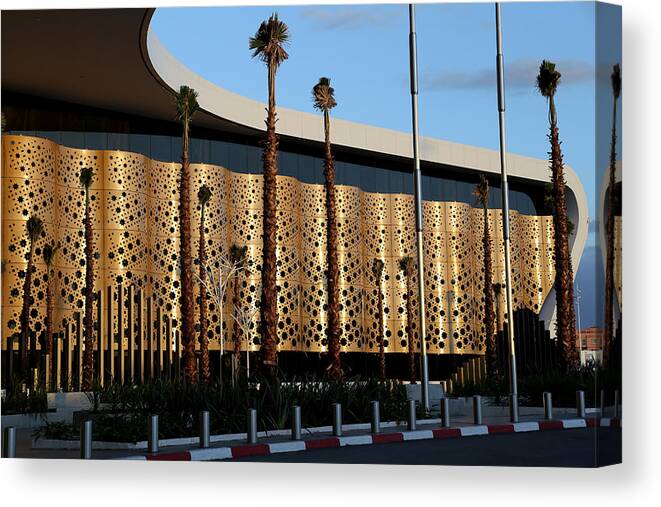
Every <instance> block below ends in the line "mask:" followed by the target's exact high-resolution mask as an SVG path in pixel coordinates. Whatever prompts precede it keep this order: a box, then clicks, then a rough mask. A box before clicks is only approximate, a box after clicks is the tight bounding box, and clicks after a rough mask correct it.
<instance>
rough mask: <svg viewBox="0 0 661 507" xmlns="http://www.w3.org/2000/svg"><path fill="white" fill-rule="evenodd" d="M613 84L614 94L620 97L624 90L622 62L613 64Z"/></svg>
mask: <svg viewBox="0 0 661 507" xmlns="http://www.w3.org/2000/svg"><path fill="white" fill-rule="evenodd" d="M611 85H612V86H613V96H614V97H615V98H616V99H618V98H619V97H620V92H621V91H622V74H621V72H620V64H619V63H616V64H615V65H613V73H612V74H611Z"/></svg>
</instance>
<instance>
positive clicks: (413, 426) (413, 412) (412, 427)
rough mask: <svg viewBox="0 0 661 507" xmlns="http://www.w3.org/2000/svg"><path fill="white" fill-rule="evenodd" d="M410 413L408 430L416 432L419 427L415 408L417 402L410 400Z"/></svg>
mask: <svg viewBox="0 0 661 507" xmlns="http://www.w3.org/2000/svg"><path fill="white" fill-rule="evenodd" d="M408 408H409V410H408V412H409V424H408V428H409V431H415V429H416V427H417V422H418V421H417V414H416V407H415V400H408Z"/></svg>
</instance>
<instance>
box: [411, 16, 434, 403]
mask: <svg viewBox="0 0 661 507" xmlns="http://www.w3.org/2000/svg"><path fill="white" fill-rule="evenodd" d="M409 28H410V30H409V63H410V71H411V121H412V123H413V187H414V189H415V235H416V244H417V250H418V305H419V311H420V372H421V373H420V377H421V384H422V405H423V406H424V407H425V411H426V412H429V409H430V406H429V368H428V364H427V343H426V340H425V337H426V336H427V332H426V329H427V326H426V323H425V266H424V259H423V256H422V187H421V181H420V180H421V179H422V178H421V176H420V147H419V143H418V55H417V47H416V46H417V44H416V37H415V6H414V5H413V4H409Z"/></svg>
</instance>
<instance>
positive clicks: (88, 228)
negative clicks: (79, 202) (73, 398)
mask: <svg viewBox="0 0 661 507" xmlns="http://www.w3.org/2000/svg"><path fill="white" fill-rule="evenodd" d="M79 181H80V186H81V187H83V189H84V190H85V317H84V318H83V328H84V342H85V352H84V354H83V381H82V386H81V388H82V390H83V391H89V390H90V389H91V388H92V378H93V376H94V322H93V321H92V319H93V315H94V312H93V306H94V233H93V232H92V211H91V209H90V187H91V186H92V181H94V170H93V169H92V168H91V167H85V168H84V169H83V170H82V171H80V178H79Z"/></svg>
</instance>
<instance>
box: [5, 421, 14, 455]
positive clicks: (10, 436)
mask: <svg viewBox="0 0 661 507" xmlns="http://www.w3.org/2000/svg"><path fill="white" fill-rule="evenodd" d="M2 457H3V458H15V457H16V428H15V427H14V426H8V427H7V428H5V434H4V438H3V439H2Z"/></svg>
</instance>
